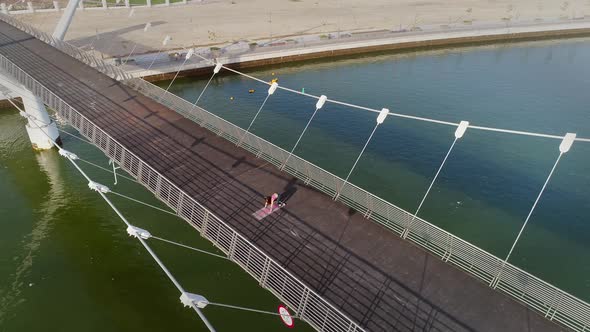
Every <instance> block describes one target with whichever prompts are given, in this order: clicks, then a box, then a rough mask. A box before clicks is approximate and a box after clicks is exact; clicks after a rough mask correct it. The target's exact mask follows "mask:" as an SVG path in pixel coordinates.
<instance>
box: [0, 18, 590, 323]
mask: <svg viewBox="0 0 590 332" xmlns="http://www.w3.org/2000/svg"><path fill="white" fill-rule="evenodd" d="M6 18H9V17H6V16H5V15H0V20H3V21H5V22H7V23H9V24H12V21H16V20H14V19H10V18H9V19H10V20H7V19H6ZM17 22H18V21H17ZM18 24H19V25H20V26H22V25H25V24H23V23H21V22H18ZM15 26H17V25H16V24H15ZM17 27H19V26H17ZM19 28H20V27H19ZM26 29H27V30H25V29H22V30H23V31H26V32H28V33H30V34H31V35H33V36H35V37H37V35H38V34H43V33H42V32H39V31H38V30H36V29H34V28H32V27H30V26H28V25H26ZM38 38H39V37H38ZM44 38H47V37H44ZM39 39H41V40H43V41H45V42H47V43H49V44H51V45H54V46H55V45H56V44H53V43H52V42H51V40H52V39H50V41H47V40H46V39H43V38H39ZM64 44H65V45H64ZM57 45H58V46H59V47H58V48H59V49H62V48H60V47H63V48H64V49H66V50H67V51H64V52H65V53H67V54H70V55H72V56H73V57H75V58H77V59H79V60H81V61H83V62H84V63H87V64H89V65H91V66H93V67H95V68H96V69H98V70H100V71H102V72H104V73H105V74H106V75H109V76H110V77H113V78H120V79H124V80H125V81H124V82H125V84H127V85H128V86H130V87H132V88H134V89H136V90H138V91H139V92H141V93H143V94H144V95H146V96H148V97H151V98H152V99H154V100H156V101H158V102H160V103H161V104H163V105H166V106H168V107H169V108H171V109H172V110H174V111H176V112H178V113H179V114H182V115H183V116H185V117H186V118H188V119H191V120H193V121H195V122H196V123H198V124H199V125H201V126H203V127H205V128H207V129H209V130H211V131H212V132H214V133H216V134H218V135H220V136H223V137H224V138H226V139H227V140H229V141H231V142H233V143H235V144H237V143H238V142H239V140H240V139H241V138H242V137H243V139H242V142H241V144H240V146H241V147H242V148H244V149H246V150H248V151H250V152H251V153H253V154H255V155H256V156H258V157H260V158H263V159H265V160H267V161H268V162H270V163H272V164H274V165H275V166H280V165H281V164H282V163H283V162H284V160H285V159H286V157H287V155H288V154H289V152H287V151H286V150H284V149H282V148H280V147H278V146H276V145H274V144H272V143H270V142H268V141H266V140H264V139H262V138H260V137H258V136H256V135H254V134H252V133H250V132H245V130H244V129H242V128H240V127H238V126H236V125H234V124H232V123H230V122H228V121H226V120H224V119H222V118H220V117H218V116H216V115H214V114H212V113H209V112H207V111H206V110H204V109H202V108H200V107H194V106H193V105H192V104H191V103H190V102H188V101H186V100H184V99H182V98H180V97H178V96H176V95H173V94H170V93H168V94H164V93H163V91H164V90H162V89H161V88H159V87H157V86H155V85H153V84H151V83H148V82H146V81H144V80H142V79H131V78H129V77H130V76H129V75H127V74H125V73H119V72H120V71H122V70H121V69H120V68H117V67H114V66H112V65H109V64H105V63H104V62H102V60H100V59H94V60H91V59H88V57H91V56H88V55H87V56H79V55H78V56H76V55H77V54H78V53H80V51H77V52H76V51H73V50H71V49H70V48H75V47H73V46H71V45H69V44H67V43H57ZM70 52H71V53H70ZM97 63H99V64H97ZM92 64H94V65H92ZM163 96H165V97H163ZM77 128H78V127H77ZM113 159H115V158H113ZM116 160H118V159H116ZM284 171H286V172H288V173H289V174H291V175H294V176H296V177H297V178H299V179H301V180H302V181H304V182H305V183H306V184H308V185H309V186H311V187H314V188H316V189H317V190H320V191H322V192H324V193H325V194H327V195H329V196H330V197H336V193H337V192H338V190H339V189H341V187H342V185H343V183H344V180H343V179H342V178H340V177H338V176H336V175H334V174H332V173H330V172H328V171H326V170H324V169H322V168H321V167H318V166H316V165H314V164H312V163H310V162H308V161H306V160H304V159H302V158H300V157H298V156H296V155H293V156H292V157H291V158H290V159H289V162H288V163H287V165H286V167H285V169H284ZM131 174H134V176H135V174H137V172H136V173H133V172H131ZM142 183H144V182H142ZM150 183H151V182H150ZM146 185H147V184H146ZM148 188H151V187H149V186H148ZM150 190H152V191H154V190H155V187H154V188H153V189H150ZM156 196H158V197H160V196H159V195H156ZM160 198H161V197H160ZM161 199H163V198H161ZM163 200H164V201H165V202H167V201H166V199H163ZM191 200H192V199H191ZM338 200H339V201H341V202H342V203H344V204H346V205H348V206H349V207H352V208H354V209H355V210H357V211H359V212H360V213H363V214H364V215H365V217H367V218H369V219H371V220H373V221H374V222H376V223H378V224H381V225H383V226H384V227H386V228H388V229H390V230H391V231H393V232H395V233H397V234H398V235H399V234H401V233H402V232H403V230H404V229H406V228H409V233H408V236H407V239H408V240H410V241H411V242H413V243H415V244H417V245H419V246H421V247H423V248H425V249H426V250H428V251H430V252H431V253H433V254H435V255H437V256H439V257H440V258H441V259H442V260H444V261H445V262H448V263H450V264H452V265H455V266H457V267H459V268H461V269H462V270H464V271H466V272H468V273H469V274H471V275H473V276H475V277H477V278H478V279H480V280H482V281H483V282H486V283H488V284H490V283H491V282H492V281H493V280H494V278H495V277H497V276H498V274H499V272H500V268H501V267H502V262H503V261H502V260H501V259H500V258H498V257H496V256H494V255H492V254H490V253H489V252H487V251H485V250H483V249H481V248H479V247H477V246H475V245H473V244H471V243H469V242H467V241H465V240H463V239H461V238H458V237H456V236H455V235H453V234H451V233H449V232H447V231H445V230H443V229H441V228H439V227H437V226H435V225H432V224H430V223H429V222H427V221H425V220H423V219H421V218H418V217H417V218H415V219H414V221H413V222H411V223H410V221H411V220H412V214H411V213H410V212H408V211H405V210H403V209H401V208H399V207H397V206H395V205H394V204H391V203H389V202H387V201H385V200H383V199H381V198H379V197H377V196H375V195H373V194H371V193H369V192H367V191H365V190H363V189H361V188H359V187H357V186H355V185H353V184H351V183H346V185H345V187H344V188H343V189H342V191H341V193H340V195H339V196H338ZM167 204H168V203H167ZM195 204H198V203H196V202H195ZM169 205H170V204H169ZM171 207H172V208H176V207H174V206H172V205H171ZM203 209H204V208H203ZM179 215H181V216H182V214H181V213H180V212H179ZM209 215H210V214H209V213H208V214H207V216H209ZM185 219H186V217H185ZM187 220H189V219H187ZM219 222H221V221H219ZM224 225H225V224H224ZM208 238H209V237H208ZM209 239H210V240H211V241H212V242H214V243H215V241H214V239H211V238H209ZM216 245H218V244H216ZM236 257H238V256H236ZM238 264H240V265H241V266H242V267H244V269H245V270H246V271H247V272H248V273H250V274H252V275H253V276H254V277H255V278H257V280H264V278H263V277H260V278H261V279H258V275H256V274H255V272H252V271H249V270H248V269H247V268H246V266H248V264H245V265H243V263H242V264H241V263H238ZM265 266H266V265H264V266H263V271H265V268H264V267H265ZM265 278H266V277H265ZM295 280H296V279H295ZM264 284H265V283H263V282H262V281H261V285H264ZM495 288H496V289H497V290H500V291H502V292H503V293H505V294H507V295H509V296H511V297H512V298H514V299H516V300H518V301H520V302H521V303H523V304H525V305H527V306H528V307H529V308H532V309H534V310H536V311H537V312H539V313H540V314H542V315H543V316H545V317H546V318H547V319H549V320H551V321H555V322H557V323H560V324H562V325H564V326H566V327H568V328H570V329H572V330H574V331H580V332H584V331H590V305H589V304H588V303H587V302H585V301H582V300H580V299H578V298H576V297H575V296H573V295H571V294H569V293H567V292H565V291H562V290H561V289H559V288H557V287H555V286H552V285H550V284H549V283H547V282H545V281H543V280H541V279H539V278H537V277H535V276H533V275H531V274H529V273H527V272H526V271H523V270H521V269H519V268H518V267H516V266H513V265H512V264H510V263H507V264H506V265H505V266H504V268H503V272H502V275H501V279H500V280H499V281H498V283H497V285H496V287H495ZM271 291H272V292H273V293H274V294H275V295H277V296H279V294H280V293H277V291H276V290H274V291H273V290H271ZM297 294H298V293H297ZM310 294H315V293H313V292H311V291H310ZM279 298H281V297H280V296H279ZM305 298H307V295H306V296H305ZM316 302H317V303H319V302H318V301H317V300H315V301H314V302H313V303H316ZM287 303H289V302H287ZM297 308H299V307H297ZM302 308H303V309H304V310H303V309H301V310H302V311H303V312H304V313H306V314H308V311H311V308H308V306H305V305H304V306H303V307H302ZM298 310H299V309H298ZM309 315H312V314H311V313H309ZM310 317H311V316H310ZM314 317H316V316H314ZM318 317H319V316H318ZM309 319H311V318H309ZM308 322H309V321H308ZM310 324H312V326H314V327H315V328H318V326H320V325H318V324H315V325H314V323H310ZM351 326H352V325H351ZM356 328H358V329H359V330H360V327H356Z"/></svg>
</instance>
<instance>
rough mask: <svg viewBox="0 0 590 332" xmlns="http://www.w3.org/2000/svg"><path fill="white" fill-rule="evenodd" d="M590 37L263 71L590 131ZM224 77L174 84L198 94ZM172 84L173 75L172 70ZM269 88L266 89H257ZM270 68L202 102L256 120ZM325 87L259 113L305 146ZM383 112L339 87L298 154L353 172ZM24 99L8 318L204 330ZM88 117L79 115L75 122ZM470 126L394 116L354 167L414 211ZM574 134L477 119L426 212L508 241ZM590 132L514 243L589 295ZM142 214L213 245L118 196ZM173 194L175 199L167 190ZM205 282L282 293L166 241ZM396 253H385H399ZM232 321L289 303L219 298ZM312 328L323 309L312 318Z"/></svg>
mask: <svg viewBox="0 0 590 332" xmlns="http://www.w3.org/2000/svg"><path fill="white" fill-rule="evenodd" d="M588 59H590V40H589V39H572V40H558V41H540V42H529V43H520V44H508V45H494V46H477V47H465V48H452V49H444V50H432V51H419V52H404V53H400V54H377V55H372V56H362V57H355V58H348V59H337V60H326V61H315V62H306V63H303V64H293V65H283V66H280V67H270V68H264V69H257V70H253V71H250V72H249V74H251V75H254V76H256V77H260V78H262V79H264V80H267V81H270V80H271V79H272V78H276V77H278V78H279V83H280V84H281V85H283V86H287V87H291V88H294V89H297V90H300V89H303V88H304V89H305V92H307V93H312V94H317V95H319V94H325V95H327V96H328V97H330V98H333V99H337V100H342V101H346V102H351V103H354V104H358V105H363V106H368V107H371V108H375V109H381V108H382V107H387V108H389V109H390V110H391V111H392V112H397V113H403V114H409V115H416V116H422V117H429V118H436V119H440V120H445V121H453V122H458V121H461V120H467V121H470V123H471V124H475V125H481V126H490V127H501V128H507V129H516V130H527V131H535V132H543V133H549V134H554V135H563V134H564V133H566V132H575V133H577V134H578V136H580V137H590V111H589V109H588V107H589V105H590V93H588V91H589V89H588V88H589V87H590V65H588ZM206 82H207V79H206V78H205V79H179V80H177V81H176V82H174V84H173V86H172V89H171V91H172V92H174V93H176V94H178V95H180V96H183V97H185V98H187V99H188V100H190V101H194V100H195V99H196V97H197V96H198V95H199V94H200V92H201V91H202V89H203V87H204V85H205V83H206ZM161 84H162V85H163V86H166V85H167V82H161ZM250 89H254V90H255V92H254V93H249V90H250ZM266 89H267V87H265V86H264V85H263V84H261V83H256V82H253V81H251V80H249V79H246V78H243V77H240V76H236V75H219V76H218V77H215V78H214V79H213V80H212V82H211V85H210V86H209V87H208V88H207V90H206V91H205V93H204V94H203V97H202V99H201V100H200V102H199V104H200V105H201V106H203V107H204V108H206V109H207V110H209V111H211V112H213V113H215V114H218V115H220V116H222V117H224V118H225V119H227V120H229V121H231V122H233V123H236V124H238V125H240V126H242V127H247V126H248V124H249V123H250V121H251V119H252V117H253V116H254V114H255V113H256V112H257V111H258V108H259V107H260V105H261V104H262V101H263V99H264V97H265V95H266ZM314 105H315V100H311V99H308V98H306V97H303V96H300V95H295V94H292V93H288V92H286V91H281V90H279V91H278V92H276V93H275V94H274V95H273V96H272V97H271V98H269V100H268V102H267V103H266V105H265V106H264V108H263V109H262V111H261V114H260V116H259V118H258V119H257V120H256V122H255V123H254V125H253V126H252V131H253V132H254V133H255V134H257V135H260V136H261V137H263V138H266V139H268V140H270V141H272V142H273V143H275V144H277V145H279V146H282V147H283V148H285V149H287V150H290V149H291V147H292V146H293V144H294V143H295V141H296V140H297V137H298V136H299V134H300V132H301V130H302V129H303V127H304V126H305V124H306V122H307V120H308V119H309V117H310V116H311V114H312V112H313V111H314ZM375 119H376V114H374V113H370V112H366V111H362V110H355V109H352V108H350V107H344V106H335V105H333V104H330V103H328V104H327V105H326V106H325V108H323V109H322V110H320V111H319V112H318V115H317V116H316V118H315V119H314V120H313V121H312V123H311V125H310V128H309V130H308V132H307V133H306V134H305V136H304V137H303V139H302V140H301V143H300V145H299V147H298V148H297V150H296V152H295V153H296V154H298V155H301V156H302V157H304V158H306V159H308V160H310V161H312V162H314V163H315V164H317V165H319V166H321V167H323V168H325V169H327V170H329V171H331V172H333V173H335V174H337V175H339V176H342V177H345V176H346V174H347V173H348V171H349V169H350V167H351V166H352V164H353V163H354V160H355V159H356V156H357V155H358V153H359V152H360V150H361V148H362V147H363V145H364V143H365V141H366V139H367V138H368V136H369V134H370V132H371V130H372V128H373V126H374V123H375ZM23 126H24V120H23V119H22V118H20V117H19V116H18V113H17V112H16V111H15V110H8V109H7V110H1V111H0V186H1V188H2V190H1V191H0V213H1V214H0V215H1V218H0V229H1V230H2V231H1V232H0V331H2V332H4V331H47V330H49V331H79V330H87V331H99V330H100V331H104V330H111V331H128V330H140V329H141V330H143V331H162V330H172V329H174V330H178V331H184V330H186V331H188V330H191V331H194V330H195V329H197V330H199V329H202V324H201V323H200V322H199V320H198V318H197V317H196V315H195V314H194V312H192V311H190V310H188V309H184V308H182V306H181V305H180V303H179V301H178V295H179V294H177V292H176V291H175V290H174V288H173V285H172V284H170V283H169V282H168V280H167V279H166V277H165V276H164V275H163V273H162V272H161V271H160V270H159V269H158V268H157V266H156V265H155V263H154V262H153V260H152V259H151V258H150V257H149V256H148V254H147V253H146V252H145V250H143V249H142V247H141V246H140V245H139V244H138V243H137V241H134V240H132V239H130V238H129V237H128V236H127V234H126V233H125V227H124V226H123V224H122V223H121V221H120V220H119V219H117V217H116V216H115V215H114V214H113V213H112V212H111V210H110V209H108V208H107V206H106V205H105V203H104V202H103V201H102V200H101V199H100V197H98V196H97V195H96V194H93V193H92V192H90V191H89V190H88V189H87V187H86V183H85V181H83V180H82V178H81V177H80V175H79V174H78V173H77V172H75V170H74V169H73V168H72V167H71V166H70V165H68V164H67V163H66V162H65V161H64V160H63V159H60V158H59V157H58V155H57V153H56V152H55V151H48V152H42V153H38V152H33V151H32V150H31V148H30V144H29V142H28V141H27V137H26V133H25V131H24V128H23ZM65 129H66V130H70V131H72V129H71V128H67V127H66V128H65ZM453 131H454V128H452V127H449V126H444V125H438V124H433V123H425V122H419V121H415V120H411V119H402V118H395V117H389V118H388V119H387V120H386V121H385V123H384V124H383V125H381V126H380V127H379V128H378V129H377V131H376V133H375V136H374V137H373V139H372V141H371V143H370V144H369V145H368V147H367V150H366V151H365V153H364V155H363V157H362V158H361V159H360V161H359V163H358V166H357V168H356V169H355V171H354V172H353V174H352V176H351V178H350V179H351V182H353V183H355V184H357V185H359V186H360V187H362V188H365V189H367V190H369V191H371V192H373V193H375V194H376V195H378V196H380V197H382V198H384V199H386V200H388V201H390V202H392V203H394V204H396V205H398V206H400V207H402V208H404V209H406V210H408V211H412V212H413V211H415V209H416V207H417V206H418V204H419V202H420V200H421V199H422V195H424V192H425V191H426V189H427V187H428V185H429V183H430V181H431V180H432V178H433V176H434V174H435V172H436V170H437V168H438V166H439V165H440V163H441V161H442V159H443V158H444V156H445V154H446V153H447V151H448V149H449V147H450V145H451V143H452V140H453ZM63 140H64V143H65V145H66V146H67V148H68V149H69V150H71V151H74V152H75V153H77V154H78V155H80V156H81V157H83V158H84V159H87V160H90V161H93V162H95V163H98V164H100V165H102V166H104V167H109V166H108V163H107V160H106V159H105V157H104V155H102V154H101V152H100V151H98V150H97V149H96V148H94V147H91V146H89V145H88V144H86V143H83V142H80V141H78V140H76V139H73V138H70V137H68V136H63ZM559 143H560V142H559V140H554V139H547V138H538V137H525V136H515V135H509V134H504V133H493V132H484V131H478V130H474V129H469V130H468V131H467V133H466V134H465V136H464V137H463V138H462V139H461V140H459V141H458V143H457V145H456V146H455V148H454V150H453V152H452V153H451V154H450V156H449V159H448V161H447V164H446V165H445V167H444V168H443V170H442V171H441V173H440V176H439V178H438V180H437V181H436V183H435V184H434V186H433V189H432V191H431V192H430V195H429V196H428V198H427V199H426V201H425V203H424V205H423V207H422V209H421V211H420V213H419V216H420V217H422V218H424V219H426V220H428V221H430V222H431V223H433V224H435V225H437V226H439V227H442V228H444V229H445V230H448V231H450V232H452V233H454V234H456V235H458V236H460V237H462V238H463V239H465V240H467V241H470V242H472V243H474V244H476V245H478V246H480V247H482V248H484V249H486V250H488V251H489V252H491V253H493V254H495V255H497V256H499V257H502V258H503V257H505V256H506V254H507V253H508V250H509V249H510V246H511V244H512V242H513V241H514V239H515V237H516V234H517V233H518V231H519V229H520V227H521V226H522V223H523V221H524V219H525V218H526V216H527V214H528V212H529V210H530V208H531V205H532V204H533V202H534V200H535V198H536V195H537V194H538V192H539V190H540V189H541V186H542V185H543V182H544V181H545V178H546V177H547V175H548V173H549V171H550V170H551V167H552V165H553V163H554V162H555V159H556V158H557V156H558V154H559V151H558V146H559ZM83 167H84V169H85V170H87V171H88V172H90V174H91V175H92V177H93V179H96V180H97V181H99V182H102V183H105V184H107V185H110V186H111V187H113V188H116V190H117V191H118V192H121V193H125V194H127V195H129V196H132V197H135V198H138V199H141V200H142V201H146V202H150V203H152V204H158V202H157V201H156V200H155V199H154V198H153V197H151V194H150V193H149V192H147V190H145V189H143V188H142V187H141V186H139V185H138V184H136V183H133V182H131V181H129V180H127V179H123V178H119V184H118V185H117V186H114V185H113V177H112V175H111V174H109V173H107V172H104V171H102V170H99V169H96V168H94V167H92V166H89V165H85V164H83ZM589 169H590V143H581V142H576V143H575V144H574V145H573V147H572V149H571V151H570V152H568V153H567V154H565V155H564V156H563V157H562V160H561V161H560V163H559V165H558V167H557V169H556V171H555V174H554V175H553V178H552V179H551V182H550V183H549V186H548V187H547V190H546V191H545V193H544V195H543V196H542V198H541V200H540V201H539V204H538V206H537V209H536V210H535V213H533V215H532V216H531V219H530V222H529V224H528V225H527V228H526V229H525V231H524V232H523V235H522V237H521V239H520V241H519V243H518V245H517V246H516V248H515V250H514V253H513V254H512V256H511V259H510V261H511V262H512V263H513V264H515V265H517V266H519V267H521V268H523V269H525V270H527V271H529V272H531V273H532V274H534V275H536V276H538V277H540V278H542V279H544V280H546V281H548V282H550V283H552V284H554V285H556V286H558V287H560V288H562V289H564V290H566V291H568V292H570V293H572V294H574V295H576V296H578V297H580V298H582V299H584V300H586V301H590V264H589V263H588V262H589V261H590V241H589V239H590V220H589V218H588V215H590V194H589V192H590V172H589V171H588V170H589ZM113 200H114V202H115V203H116V205H117V206H120V207H121V209H122V210H123V212H124V213H125V214H126V216H128V218H129V219H130V221H131V222H132V223H134V224H136V225H138V226H139V227H144V228H147V229H149V230H150V231H151V232H152V233H154V234H156V235H159V236H161V237H164V238H168V239H172V240H175V241H180V242H183V243H186V244H189V245H192V246H195V247H198V248H202V249H204V250H208V251H215V249H214V248H212V246H211V245H210V244H209V243H208V242H206V241H204V240H202V239H200V237H199V236H198V234H197V233H196V231H194V230H193V229H192V228H191V227H190V226H188V225H186V224H185V223H184V222H182V221H180V220H179V219H177V218H175V217H173V216H169V215H167V214H165V213H161V212H158V211H155V210H153V209H150V208H147V207H144V206H141V205H138V204H137V203H133V202H131V201H128V200H124V199H122V198H118V197H114V198H113ZM158 206H160V207H163V206H162V205H161V204H158ZM150 243H153V246H154V248H155V250H156V252H157V253H158V254H159V255H160V256H161V257H162V260H163V261H164V262H165V263H166V264H167V265H168V266H169V267H170V269H171V270H172V272H173V273H174V274H175V275H176V276H177V277H178V278H179V279H180V281H181V283H182V284H183V285H184V286H185V287H186V288H187V289H188V290H190V291H191V292H197V293H202V294H204V295H205V296H207V297H208V298H209V299H210V300H212V301H215V302H222V303H229V304H237V305H243V306H248V307H255V308H258V309H263V310H271V311H273V310H275V309H276V306H277V304H278V301H277V300H276V299H275V298H274V297H273V296H272V295H271V294H270V293H268V292H266V291H264V290H262V289H260V288H259V287H258V285H257V284H256V283H255V282H254V281H253V279H252V278H250V277H249V276H248V275H247V274H246V273H245V272H242V271H241V269H240V268H238V267H237V266H236V265H234V264H231V263H229V262H227V261H225V260H221V259H218V258H215V257H211V256H206V255H203V254H199V253H195V252H192V251H188V250H183V249H180V248H178V247H171V246H170V245H167V244H165V243H160V242H150ZM383 254H386V253H383ZM205 313H206V314H207V316H208V317H209V318H210V320H211V321H212V323H213V325H215V326H216V327H217V328H218V329H219V330H220V331H224V330H225V331H227V330H236V329H243V328H245V327H247V326H250V327H253V329H256V330H259V331H273V330H279V329H283V327H282V325H281V323H280V322H279V321H278V318H276V317H273V316H265V315H259V314H252V313H244V312H238V311H233V310H229V309H222V308H216V307H208V308H206V309H205ZM297 329H298V330H308V329H309V327H308V326H306V325H304V324H301V323H299V324H298V325H297Z"/></svg>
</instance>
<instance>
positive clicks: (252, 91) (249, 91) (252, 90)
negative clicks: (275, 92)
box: [248, 89, 256, 93]
mask: <svg viewBox="0 0 590 332" xmlns="http://www.w3.org/2000/svg"><path fill="white" fill-rule="evenodd" d="M255 91H256V90H254V89H250V90H248V93H254V92H255Z"/></svg>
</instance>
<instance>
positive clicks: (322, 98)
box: [281, 95, 328, 171]
mask: <svg viewBox="0 0 590 332" xmlns="http://www.w3.org/2000/svg"><path fill="white" fill-rule="evenodd" d="M327 100H328V97H326V96H325V95H321V96H320V98H319V99H318V102H317V103H316V104H315V111H314V112H313V114H312V115H311V118H309V121H307V124H306V125H305V128H303V131H302V132H301V135H299V138H298V139H297V142H295V145H294V146H293V148H292V149H291V152H289V156H287V159H285V162H283V165H281V171H282V170H283V169H285V166H287V162H288V161H289V159H290V158H291V156H292V155H293V152H294V151H295V149H296V148H297V145H299V141H301V138H302V137H303V135H304V134H305V132H306V131H307V128H308V127H309V124H310V123H311V120H313V118H314V117H315V115H316V113H317V112H318V111H319V110H320V109H321V108H322V107H324V104H325V103H326V101H327Z"/></svg>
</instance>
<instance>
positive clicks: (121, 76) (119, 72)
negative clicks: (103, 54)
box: [0, 13, 132, 81]
mask: <svg viewBox="0 0 590 332" xmlns="http://www.w3.org/2000/svg"><path fill="white" fill-rule="evenodd" d="M0 20H2V21H4V22H6V23H8V24H10V25H12V26H14V27H15V28H18V29H20V30H22V31H24V32H26V33H28V34H30V35H31V36H33V37H35V38H37V39H39V40H42V41H44V42H45V43H47V44H49V45H51V46H53V47H55V48H57V49H59V50H60V51H62V52H64V53H66V54H68V55H69V56H71V57H73V58H75V59H78V60H80V61H82V62H84V63H85V64H87V65H89V66H90V67H92V68H96V69H97V70H99V71H100V72H102V73H103V74H105V75H107V76H109V77H111V78H113V79H115V80H119V81H120V80H126V79H130V78H131V77H132V76H131V75H130V74H128V73H127V72H125V71H124V70H123V69H121V68H119V67H116V66H114V65H112V64H109V63H107V62H105V61H103V60H102V59H100V58H98V57H97V56H95V55H93V54H91V53H88V52H84V51H82V50H80V49H79V48H78V47H76V46H74V45H72V44H70V43H68V42H66V41H63V40H59V39H55V38H53V37H52V36H51V35H50V34H48V33H45V32H43V31H40V30H38V29H36V28H34V27H32V26H31V25H29V24H26V23H23V22H21V21H19V20H18V19H16V18H14V17H11V16H9V15H6V14H2V13H0Z"/></svg>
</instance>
